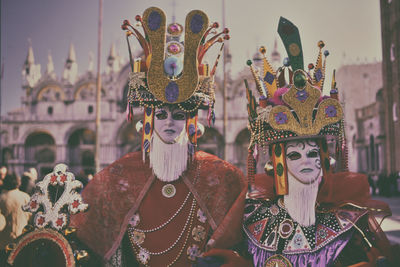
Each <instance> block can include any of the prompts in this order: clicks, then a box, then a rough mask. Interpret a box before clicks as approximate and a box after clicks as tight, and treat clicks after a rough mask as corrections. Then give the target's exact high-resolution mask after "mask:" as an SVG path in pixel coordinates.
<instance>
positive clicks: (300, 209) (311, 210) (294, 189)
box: [284, 172, 322, 226]
mask: <svg viewBox="0 0 400 267" xmlns="http://www.w3.org/2000/svg"><path fill="white" fill-rule="evenodd" d="M321 173H322V172H321ZM321 178H322V176H321V174H320V176H319V177H318V179H317V180H316V181H315V182H314V183H312V184H302V183H300V182H299V181H298V180H297V179H296V178H295V177H294V176H293V175H292V174H291V173H290V172H288V187H289V194H288V195H285V196H284V203H285V208H286V210H287V211H288V213H289V215H290V216H291V217H292V219H293V220H295V221H296V222H298V223H299V224H300V225H302V226H310V225H313V224H315V203H316V200H317V194H318V188H319V183H320V182H321Z"/></svg>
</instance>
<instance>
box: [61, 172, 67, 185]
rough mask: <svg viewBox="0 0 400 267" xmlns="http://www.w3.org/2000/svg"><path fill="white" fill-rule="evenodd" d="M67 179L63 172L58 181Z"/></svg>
mask: <svg viewBox="0 0 400 267" xmlns="http://www.w3.org/2000/svg"><path fill="white" fill-rule="evenodd" d="M66 180H67V176H66V175H65V174H63V175H61V176H60V181H61V182H62V183H64V182H65V181H66Z"/></svg>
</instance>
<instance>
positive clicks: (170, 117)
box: [166, 112, 174, 127]
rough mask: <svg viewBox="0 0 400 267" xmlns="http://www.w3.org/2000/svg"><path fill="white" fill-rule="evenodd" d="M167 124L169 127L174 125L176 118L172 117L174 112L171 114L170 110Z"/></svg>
mask: <svg viewBox="0 0 400 267" xmlns="http://www.w3.org/2000/svg"><path fill="white" fill-rule="evenodd" d="M166 125H167V126H168V127H170V126H173V125H174V119H173V118H172V114H171V113H170V112H168V117H167V121H166Z"/></svg>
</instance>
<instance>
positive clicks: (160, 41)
mask: <svg viewBox="0 0 400 267" xmlns="http://www.w3.org/2000/svg"><path fill="white" fill-rule="evenodd" d="M135 19H136V21H137V23H136V25H132V24H131V23H130V22H129V21H128V20H125V21H124V22H123V24H122V29H123V30H125V31H126V38H127V42H128V48H129V58H130V63H131V71H132V72H131V74H130V78H129V79H130V80H129V92H128V104H127V117H128V119H129V120H132V119H133V108H134V107H135V106H142V107H144V108H145V112H144V119H143V128H144V130H143V138H142V148H143V150H144V151H149V145H150V143H149V142H150V137H151V134H152V129H153V116H154V109H155V108H158V107H161V106H163V105H177V106H178V107H179V108H180V109H183V110H184V111H186V112H187V113H189V114H190V115H189V116H188V119H187V132H188V135H189V139H190V141H191V143H192V144H194V145H195V144H196V139H197V110H198V109H208V110H209V114H208V122H209V124H210V123H211V121H214V120H215V115H214V102H215V94H214V74H215V70H216V67H217V64H218V61H219V57H220V54H221V51H222V49H223V45H224V40H228V39H229V35H228V33H229V30H228V29H224V30H223V31H222V32H219V33H218V32H217V31H216V29H217V28H218V27H219V25H218V23H213V24H211V25H209V20H208V17H207V15H206V14H205V13H204V12H202V11H200V10H193V11H191V12H189V14H188V15H187V16H186V22H185V27H183V26H182V25H180V24H178V23H175V22H173V23H171V24H170V25H168V26H167V25H166V15H165V13H164V12H163V11H162V10H161V9H159V8H156V7H150V8H148V9H146V10H145V11H144V13H143V17H141V16H139V15H137V16H136V18H135ZM137 27H142V30H143V34H142V33H141V32H140V31H139V30H138V29H137ZM183 32H185V38H184V42H182V41H181V40H180V39H181V35H182V33H183ZM130 36H134V37H136V38H137V40H138V41H139V44H140V45H141V47H142V48H143V52H144V55H143V57H142V58H138V59H135V60H134V59H133V58H132V52H131V49H130V44H129V37H130ZM215 43H221V44H222V45H221V48H220V54H219V55H218V57H217V59H216V61H215V63H214V64H213V66H212V67H210V65H208V64H207V63H203V58H204V56H205V54H206V53H207V51H208V50H209V48H210V47H211V46H212V45H213V44H215Z"/></svg>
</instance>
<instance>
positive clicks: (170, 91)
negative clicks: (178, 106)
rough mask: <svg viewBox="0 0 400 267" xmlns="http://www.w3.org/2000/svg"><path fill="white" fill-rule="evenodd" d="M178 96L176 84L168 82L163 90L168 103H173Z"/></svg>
mask: <svg viewBox="0 0 400 267" xmlns="http://www.w3.org/2000/svg"><path fill="white" fill-rule="evenodd" d="M178 96H179V86H178V84H177V83H176V82H170V83H169V84H168V85H167V87H166V88H165V98H166V99H167V101H168V102H175V101H176V100H177V99H178Z"/></svg>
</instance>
